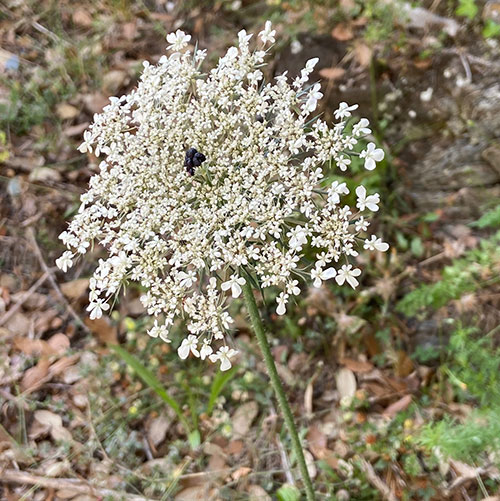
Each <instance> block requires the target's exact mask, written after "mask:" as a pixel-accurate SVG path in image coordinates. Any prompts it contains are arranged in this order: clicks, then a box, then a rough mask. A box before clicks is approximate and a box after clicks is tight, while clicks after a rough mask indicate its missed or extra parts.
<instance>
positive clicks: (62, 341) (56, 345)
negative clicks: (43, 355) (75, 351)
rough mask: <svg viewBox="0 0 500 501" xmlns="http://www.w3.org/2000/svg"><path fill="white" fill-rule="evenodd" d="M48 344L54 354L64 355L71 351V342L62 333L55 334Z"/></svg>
mask: <svg viewBox="0 0 500 501" xmlns="http://www.w3.org/2000/svg"><path fill="white" fill-rule="evenodd" d="M47 344H48V345H49V346H50V348H51V349H52V351H53V353H55V354H56V355H62V354H63V353H65V352H66V350H68V349H69V346H70V342H69V339H68V336H66V334H63V333H62V332H58V333H57V334H54V335H53V336H52V337H51V338H50V339H49V340H48V341H47Z"/></svg>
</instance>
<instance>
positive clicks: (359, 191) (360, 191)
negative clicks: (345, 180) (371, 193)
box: [356, 185, 366, 198]
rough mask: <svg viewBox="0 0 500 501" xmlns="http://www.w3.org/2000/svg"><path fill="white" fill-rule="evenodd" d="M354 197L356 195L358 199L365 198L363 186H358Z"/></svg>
mask: <svg viewBox="0 0 500 501" xmlns="http://www.w3.org/2000/svg"><path fill="white" fill-rule="evenodd" d="M356 195H358V197H359V198H365V197H366V188H365V187H364V186H361V185H360V186H358V187H357V188H356Z"/></svg>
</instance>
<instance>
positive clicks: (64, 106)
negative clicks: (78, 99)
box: [56, 103, 80, 120]
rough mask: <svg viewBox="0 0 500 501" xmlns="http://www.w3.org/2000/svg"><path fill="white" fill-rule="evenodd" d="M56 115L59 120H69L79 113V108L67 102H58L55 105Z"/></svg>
mask: <svg viewBox="0 0 500 501" xmlns="http://www.w3.org/2000/svg"><path fill="white" fill-rule="evenodd" d="M56 113H57V116H58V117H59V118H60V119H61V120H71V119H73V118H76V117H77V116H78V115H79V114H80V110H79V109H78V108H76V107H75V106H72V105H71V104H68V103H59V104H58V105H57V106H56Z"/></svg>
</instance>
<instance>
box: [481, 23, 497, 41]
mask: <svg viewBox="0 0 500 501" xmlns="http://www.w3.org/2000/svg"><path fill="white" fill-rule="evenodd" d="M498 36H500V24H498V23H496V22H495V21H493V19H488V20H487V21H486V23H485V25H484V28H483V37H484V38H494V37H498Z"/></svg>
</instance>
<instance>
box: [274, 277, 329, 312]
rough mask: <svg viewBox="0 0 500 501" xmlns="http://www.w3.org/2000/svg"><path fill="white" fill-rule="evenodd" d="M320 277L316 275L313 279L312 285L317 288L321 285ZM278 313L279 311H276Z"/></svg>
mask: <svg viewBox="0 0 500 501" xmlns="http://www.w3.org/2000/svg"><path fill="white" fill-rule="evenodd" d="M321 283H322V282H321V278H319V277H317V278H316V280H314V282H313V285H314V287H317V288H318V289H319V288H320V287H321ZM278 315H279V313H278Z"/></svg>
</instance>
